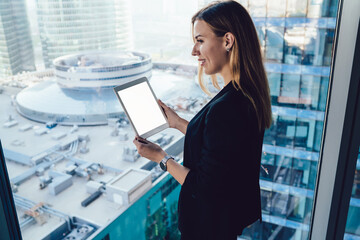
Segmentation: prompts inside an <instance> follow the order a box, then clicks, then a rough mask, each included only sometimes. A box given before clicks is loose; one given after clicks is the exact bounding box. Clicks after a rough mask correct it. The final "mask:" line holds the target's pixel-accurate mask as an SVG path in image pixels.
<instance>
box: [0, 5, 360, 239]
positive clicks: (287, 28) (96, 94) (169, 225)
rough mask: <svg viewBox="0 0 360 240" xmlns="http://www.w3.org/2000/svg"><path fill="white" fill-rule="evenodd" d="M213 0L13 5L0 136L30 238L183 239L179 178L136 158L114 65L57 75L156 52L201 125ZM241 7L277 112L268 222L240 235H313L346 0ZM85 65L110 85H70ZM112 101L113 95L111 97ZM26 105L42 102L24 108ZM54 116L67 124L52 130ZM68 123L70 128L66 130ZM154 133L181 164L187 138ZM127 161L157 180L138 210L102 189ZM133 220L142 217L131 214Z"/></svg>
mask: <svg viewBox="0 0 360 240" xmlns="http://www.w3.org/2000/svg"><path fill="white" fill-rule="evenodd" d="M210 2H212V0H198V1H194V0H171V1H170V0H164V1H163V0H152V1H148V0H119V1H113V0H91V1H90V0H67V1H50V0H14V1H10V0H5V1H2V3H1V8H0V14H1V17H0V83H1V86H0V93H1V94H0V102H1V105H0V117H1V119H3V120H2V123H1V124H3V126H2V127H0V136H1V137H2V141H3V147H4V149H5V157H6V158H7V161H6V163H7V168H8V171H9V174H10V178H11V179H10V180H11V182H12V183H13V192H14V194H15V202H16V205H17V209H18V216H19V219H20V225H21V229H22V232H23V237H24V240H26V239H34V240H37V239H41V238H42V237H44V236H47V235H49V234H50V235H51V237H53V239H59V238H60V239H61V238H63V237H65V236H68V237H69V238H71V237H72V236H73V235H74V234H76V233H78V232H81V233H83V235H82V236H81V237H84V238H86V236H87V235H89V234H90V233H92V232H94V231H95V230H96V229H102V233H101V234H99V235H98V237H97V238H96V239H99V240H100V239H107V238H106V234H110V238H111V239H113V238H114V239H144V238H145V239H179V232H178V231H177V210H176V209H177V201H178V194H179V190H180V186H179V185H178V184H177V183H176V182H175V181H173V179H172V178H170V177H165V178H164V179H161V178H162V176H163V175H161V171H159V170H158V169H157V168H156V167H154V165H151V164H148V163H149V162H148V161H147V160H145V159H143V158H139V157H138V155H137V154H136V152H135V151H134V149H133V148H132V146H133V145H132V143H131V140H132V137H133V135H131V129H130V126H129V124H128V122H127V119H126V117H125V116H124V115H119V111H118V109H117V108H116V109H115V111H111V110H112V109H113V107H114V106H118V104H119V103H118V101H117V99H116V97H115V96H114V98H111V97H109V96H113V95H112V94H113V93H112V92H111V91H108V90H109V89H110V87H109V86H107V87H106V86H104V85H102V84H103V83H105V82H106V81H104V78H106V77H108V76H110V75H111V76H112V75H113V74H114V73H115V71H114V70H116V69H113V68H111V67H109V66H102V67H103V68H102V69H101V71H97V72H95V73H94V72H87V71H86V68H85V67H86V66H87V65H91V64H95V65H96V63H95V62H92V61H91V60H87V59H86V58H81V57H79V58H78V59H76V60H74V61H70V63H69V65H70V66H69V69H66V72H65V73H63V74H65V75H64V76H63V78H58V77H61V76H59V75H58V73H61V71H62V70H63V69H62V68H61V66H60V67H59V66H58V68H57V69H54V67H53V66H52V65H53V64H52V62H53V60H54V59H55V58H57V57H60V56H64V55H67V54H77V53H79V52H82V51H85V52H86V51H89V50H91V51H93V50H101V51H110V52H115V51H118V50H124V49H134V51H135V52H137V51H139V52H144V53H146V54H149V56H151V59H152V67H151V74H150V73H149V74H150V75H149V77H150V76H151V79H150V82H151V85H152V86H153V88H154V91H155V93H156V95H157V96H158V97H159V98H161V99H162V100H163V101H165V102H167V103H168V104H170V105H171V106H172V107H173V108H174V109H176V110H177V111H179V114H181V115H182V116H183V117H184V118H187V119H191V118H192V116H194V114H196V113H197V112H198V111H199V110H200V109H201V107H202V106H204V104H205V103H206V102H207V101H209V98H208V97H207V96H206V95H205V94H204V93H202V91H201V90H200V88H199V86H198V85H197V84H196V83H195V82H194V79H195V78H196V66H197V61H196V59H194V58H193V57H192V56H191V49H192V44H193V43H192V37H191V25H190V20H191V17H192V15H193V14H194V13H195V12H196V11H197V10H198V9H199V8H200V7H203V6H205V5H207V4H208V3H210ZM238 2H240V3H242V4H243V5H244V7H246V8H247V10H248V11H249V12H250V13H251V16H252V18H253V21H254V23H255V26H256V30H257V33H258V36H259V40H260V44H261V47H262V53H263V56H264V59H265V66H266V70H267V77H268V80H269V87H270V93H271V101H272V112H273V116H272V118H273V122H272V125H271V127H270V129H267V130H266V132H265V136H264V142H263V155H262V160H261V162H262V168H261V170H260V171H261V172H260V186H261V201H262V213H263V223H262V224H260V223H259V222H256V223H254V224H253V225H252V226H250V227H248V228H246V229H245V230H244V232H243V235H242V236H240V237H239V238H240V239H308V231H309V223H310V220H311V207H312V202H313V195H314V188H315V182H316V175H317V166H318V159H319V151H320V146H321V136H322V131H323V123H324V122H323V121H324V112H325V108H326V99H327V94H328V87H329V76H330V65H331V60H332V59H331V57H332V50H333V42H334V32H335V27H336V26H335V25H336V16H337V11H338V9H337V8H338V6H337V5H338V1H337V0H309V1H304V0H239V1H238ZM14 9H15V10H14ZM13 14H14V16H13ZM89 16H91V18H89ZM89 26H91V27H89ZM19 39H20V40H19ZM18 41H19V42H18ZM127 57H128V56H127ZM133 60H134V59H130V60H129V61H133ZM135 60H136V59H135ZM81 64H83V66H82V67H84V68H82V69H81V70H82V71H80V72H79V74H80V73H84V74H86V75H87V77H86V78H85V80H89V79H88V77H89V75H90V74H94V75H95V76H96V80H98V81H101V84H100V83H99V82H98V84H95V85H90V87H89V86H88V87H89V88H81V89H79V88H77V87H76V86H72V87H69V88H64V87H63V86H64V85H61V83H64V81H65V80H66V79H67V78H70V79H72V80H74V81H72V82H81V81H80V80H79V78H78V77H73V76H74V75H72V74H74V72H73V71H74V69H76V66H79V65H81ZM100 64H104V62H102V63H100ZM118 69H119V68H117V70H118ZM35 70H36V72H33V71H35ZM68 70H69V71H68ZM23 71H26V72H25V73H22V72H23ZM27 71H31V72H30V73H28V72H27ZM127 71H128V70H127ZM17 74H19V75H17ZM88 74H89V75H88ZM104 76H105V77H104ZM112 77H119V76H112ZM83 80H84V79H83ZM82 82H86V83H89V82H90V81H82ZM65 83H66V81H65ZM25 87H30V89H31V90H30V91H29V88H28V89H26V88H25ZM104 98H106V101H100V99H104ZM23 99H25V100H23ZM22 100H23V101H22ZM21 101H22V103H23V104H25V103H26V106H28V105H31V106H32V107H31V108H28V109H25V110H24V109H23V108H21V104H20V105H19V103H20V102H21ZM33 107H36V109H33ZM38 108H40V109H38ZM65 108H67V109H70V110H71V111H72V113H74V114H75V115H76V116H77V117H78V119H77V121H75V122H70V121H69V119H71V118H72V115H71V114H64V112H63V111H64V109H65ZM70 110H69V111H70ZM92 111H95V112H96V113H98V112H100V111H105V112H106V111H108V112H109V111H110V112H109V114H108V116H106V117H105V118H104V119H105V120H104V119H103V121H102V122H101V121H100V122H96V121H94V120H93V122H92V124H91V123H87V121H88V120H89V118H88V117H89V116H88V115H86V114H89V113H91V112H92ZM59 112H60V113H61V114H60V116H58V115H57V113H59ZM82 115H86V116H85V117H83V116H82ZM29 116H30V117H29ZM90 117H91V118H90V119H92V118H96V117H97V115H96V114H95V115H92V116H90ZM44 118H46V119H45V120H44ZM54 121H55V122H58V123H59V124H58V125H57V126H55V125H56V124H54V123H52V122H54ZM66 121H68V124H60V123H61V122H66ZM90 122H91V121H90ZM4 124H5V125H4ZM153 140H154V141H157V142H158V143H159V144H162V145H163V146H165V147H168V148H169V149H173V150H174V149H177V150H176V151H178V152H176V155H177V156H178V159H181V157H182V152H181V143H182V142H181V136H179V135H178V133H177V132H172V131H170V132H166V133H165V134H164V135H159V136H157V137H155V138H154V139H153ZM178 144H180V145H178ZM179 149H180V150H179ZM174 151H175V150H174ZM174 154H175V153H174ZM129 168H132V169H140V170H145V171H147V173H150V175H151V180H150V181H148V182H147V183H149V184H150V183H152V184H155V183H156V184H155V185H153V186H152V187H148V188H146V186H145V187H144V189H145V190H144V191H143V192H142V193H141V194H140V195H139V196H138V198H136V197H134V198H135V199H137V200H136V204H134V202H133V201H132V200H129V202H130V203H129V204H128V203H126V201H127V200H126V198H123V197H122V196H124V195H121V194H111V193H109V192H106V190H104V188H102V186H103V184H104V183H108V182H109V181H111V180H113V179H114V178H116V177H119V176H121V174H124V173H125V172H126V171H127V170H128V169H129ZM358 172H359V171H357V173H356V174H357V176H358V175H359V174H358ZM69 175H70V176H71V177H70V178H69ZM137 176H138V175H137ZM135 178H136V179H137V180H139V179H140V178H138V177H135ZM70 179H71V180H70ZM157 179H160V180H157ZM356 179H358V178H356ZM147 180H149V179H147ZM144 182H146V181H145V180H144ZM125 185H126V184H125ZM354 186H355V185H354ZM356 188H358V185H357V187H356ZM96 192H97V193H96ZM93 193H96V194H98V196H97V198H96V200H94V201H93V202H92V203H91V204H89V205H88V206H86V207H83V206H81V202H82V201H84V200H85V199H87V198H88V197H89V196H90V195H91V194H93ZM104 193H105V194H104ZM354 193H355V195H353V198H352V202H351V204H350V212H351V213H349V223H348V225H349V228H348V229H349V231H348V232H347V234H358V233H357V231H358V229H359V227H358V226H356V225H355V224H354V221H355V220H351V219H356V216H357V215H359V213H358V208H356V206H358V205H359V204H358V203H357V202H356V201H357V200H356V198H359V196H358V191H357V190H354ZM123 194H125V193H123ZM356 194H357V195H356ZM94 196H96V195H93V197H94ZM140 196H141V197H140ZM135 218H136V219H139V222H141V223H139V222H134V221H133V219H135ZM36 234H37V235H36ZM56 234H58V235H56ZM50 235H49V236H50ZM59 236H61V237H59ZM349 236H350V235H349ZM351 236H352V235H351Z"/></svg>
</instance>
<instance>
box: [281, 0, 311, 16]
mask: <svg viewBox="0 0 360 240" xmlns="http://www.w3.org/2000/svg"><path fill="white" fill-rule="evenodd" d="M306 7H307V1H304V0H287V9H286V17H305V16H306Z"/></svg>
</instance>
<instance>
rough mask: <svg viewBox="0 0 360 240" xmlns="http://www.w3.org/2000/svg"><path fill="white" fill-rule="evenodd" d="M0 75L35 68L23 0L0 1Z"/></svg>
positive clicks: (3, 75)
mask: <svg viewBox="0 0 360 240" xmlns="http://www.w3.org/2000/svg"><path fill="white" fill-rule="evenodd" d="M0 65H1V66H2V67H1V68H0V77H5V76H9V75H14V74H16V73H19V72H21V71H33V70H35V63H34V53H33V47H32V42H31V37H30V31H29V22H28V19H27V13H26V5H25V0H3V1H1V2H0Z"/></svg>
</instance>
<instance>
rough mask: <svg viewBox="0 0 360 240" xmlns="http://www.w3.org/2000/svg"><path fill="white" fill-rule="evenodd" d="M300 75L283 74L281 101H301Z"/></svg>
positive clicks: (292, 102) (291, 102)
mask: <svg viewBox="0 0 360 240" xmlns="http://www.w3.org/2000/svg"><path fill="white" fill-rule="evenodd" d="M299 90H300V75H298V74H283V76H282V83H281V91H280V97H279V102H280V103H285V104H286V103H289V104H294V103H299V93H300V91H299Z"/></svg>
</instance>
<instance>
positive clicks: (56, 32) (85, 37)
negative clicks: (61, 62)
mask: <svg viewBox="0 0 360 240" xmlns="http://www.w3.org/2000/svg"><path fill="white" fill-rule="evenodd" d="M128 4H129V3H128V0H119V1H113V0H94V1H87V0H76V1H75V0H70V1H57V0H38V1H37V15H38V23H39V31H40V39H41V45H42V51H43V57H44V63H45V66H46V67H49V66H51V65H52V61H53V60H54V59H55V58H57V57H59V56H63V55H67V54H73V53H78V52H82V51H88V50H98V49H120V50H126V49H129V48H131V47H132V30H131V14H130V11H129V6H128Z"/></svg>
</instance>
